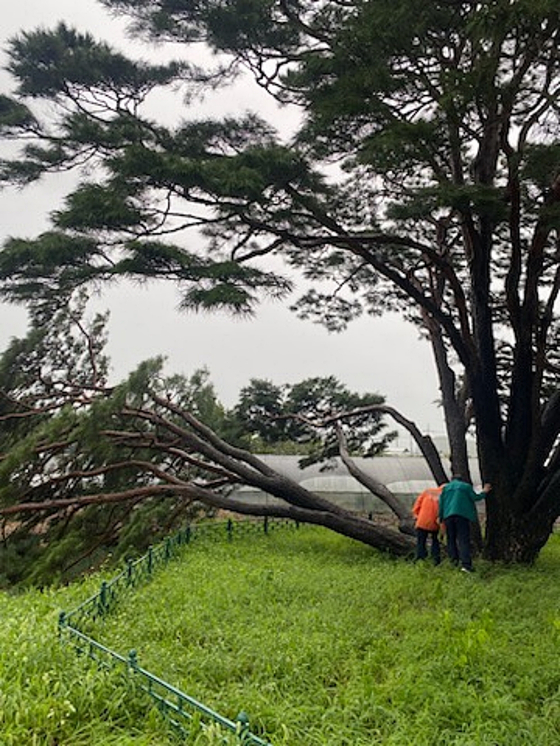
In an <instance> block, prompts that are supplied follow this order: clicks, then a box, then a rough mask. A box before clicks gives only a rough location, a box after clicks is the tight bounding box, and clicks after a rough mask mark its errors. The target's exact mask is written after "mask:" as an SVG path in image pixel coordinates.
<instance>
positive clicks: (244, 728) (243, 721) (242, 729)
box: [235, 710, 249, 743]
mask: <svg viewBox="0 0 560 746" xmlns="http://www.w3.org/2000/svg"><path fill="white" fill-rule="evenodd" d="M235 722H236V724H237V734H238V736H239V740H240V741H241V743H245V739H246V737H247V735H248V734H249V716H248V715H247V713H246V712H243V710H242V711H241V712H240V713H239V715H238V716H237V717H236V718H235Z"/></svg>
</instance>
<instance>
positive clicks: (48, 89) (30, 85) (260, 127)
mask: <svg viewBox="0 0 560 746" xmlns="http://www.w3.org/2000/svg"><path fill="white" fill-rule="evenodd" d="M102 4H103V5H105V6H106V7H107V8H108V9H109V10H111V11H114V12H115V13H120V14H123V15H124V16H125V17H128V18H129V19H130V21H131V30H132V32H133V33H134V34H136V35H137V36H138V35H140V36H142V35H143V36H145V37H146V39H151V40H154V39H155V40H158V41H161V42H163V43H165V42H173V43H174V44H175V46H174V49H175V50H177V49H178V48H180V49H182V50H184V53H182V54H181V57H184V59H181V60H179V61H178V62H174V63H168V64H166V65H153V66H151V65H148V64H146V63H140V62H134V61H132V60H128V59H126V58H125V57H124V56H123V55H122V54H121V53H120V52H117V51H114V50H112V49H110V48H109V47H108V46H107V45H106V44H104V43H102V42H97V41H94V40H93V39H92V38H91V37H90V36H85V35H79V34H76V33H75V32H73V31H71V30H70V29H68V28H66V27H65V26H60V27H59V28H58V29H55V30H53V31H50V32H47V31H40V32H32V33H26V34H22V35H20V36H19V37H18V38H16V39H15V40H13V41H12V44H11V48H10V54H11V63H10V70H11V72H12V74H13V75H14V76H15V78H16V80H17V83H18V88H17V90H16V94H15V96H14V97H12V98H11V99H10V98H8V97H4V98H3V99H2V100H1V101H0V122H1V123H2V128H3V132H4V133H5V134H6V135H7V136H9V137H11V138H15V139H17V138H18V137H21V138H23V147H22V151H21V154H20V156H19V157H17V158H14V159H10V160H8V161H5V162H4V164H3V167H2V171H1V175H2V178H3V179H4V180H6V181H7V182H8V183H20V184H26V183H29V182H31V181H33V180H35V179H37V178H39V177H40V176H42V175H43V174H45V173H50V172H53V171H58V170H61V169H68V168H74V167H75V168H81V167H83V166H84V165H86V166H87V170H85V171H82V181H81V183H80V185H79V186H78V188H77V189H76V190H74V191H73V193H71V194H70V195H69V196H68V197H67V199H66V201H65V204H64V205H62V206H61V209H60V210H59V211H58V212H57V213H56V214H55V215H54V216H53V230H52V231H51V232H49V233H47V234H45V235H43V236H40V237H38V238H36V239H30V240H21V239H12V240H10V241H8V242H6V244H5V245H4V248H3V251H2V253H1V254H0V278H2V287H3V293H4V296H5V297H8V298H12V299H26V298H30V297H35V296H36V295H37V294H49V293H53V292H60V290H61V289H68V288H73V287H75V286H77V285H81V284H84V283H90V282H92V281H94V280H103V279H113V278H115V277H118V276H119V275H127V276H134V277H146V276H149V277H160V278H167V279H171V280H174V281H175V282H177V283H179V285H180V286H181V287H182V290H183V305H184V307H185V308H201V307H202V308H218V309H220V308H227V309H229V310H234V311H236V312H241V313H244V312H248V311H251V310H252V309H253V308H254V305H255V303H256V301H257V300H258V298H259V297H261V295H262V293H271V294H272V295H274V296H276V297H285V296H286V294H287V293H288V291H289V290H290V287H291V284H290V282H289V280H287V279H286V278H285V277H284V276H282V273H280V272H278V271H275V269H274V267H277V266H278V265H277V263H276V257H281V259H282V260H283V261H284V262H285V265H286V267H290V268H292V269H293V268H295V269H297V270H299V271H300V272H301V275H302V276H303V277H305V278H306V279H307V281H308V282H309V283H310V288H309V290H308V292H306V293H305V294H304V295H303V297H301V298H300V299H299V300H297V301H296V302H295V303H294V308H295V309H296V310H297V311H298V312H299V313H300V314H301V315H302V316H304V317H307V318H311V319H314V320H318V321H320V322H322V323H324V324H326V325H327V327H328V328H330V329H343V328H344V326H345V324H347V323H348V322H349V321H351V320H352V319H353V318H355V317H356V316H357V315H358V314H360V313H362V312H366V313H370V314H379V313H382V312H384V311H386V310H388V309H391V310H398V311H400V312H401V313H402V314H404V315H405V316H406V318H408V319H409V320H410V321H411V323H413V324H416V325H417V327H418V329H419V330H420V332H421V334H423V335H424V336H425V337H426V339H427V340H428V342H429V344H431V346H432V349H433V354H434V359H435V362H436V366H437V370H438V374H439V379H440V388H441V396H442V404H443V408H444V413H445V418H446V425H447V430H448V434H449V441H450V447H451V453H452V466H453V469H454V470H455V471H460V472H462V473H468V460H467V451H466V445H465V435H466V432H467V429H468V428H469V427H471V426H472V427H473V428H474V430H475V432H476V437H477V444H478V450H479V462H480V471H481V474H482V475H483V478H484V480H485V481H489V482H491V483H492V484H493V492H492V495H491V497H490V498H489V499H488V501H487V516H488V522H487V532H486V546H485V552H486V556H487V557H489V558H492V559H506V560H510V561H531V560H532V559H534V557H535V556H536V555H537V554H538V551H539V549H540V547H541V546H542V545H543V543H544V542H545V541H546V539H547V537H548V536H549V535H550V532H551V530H552V526H553V523H554V521H555V519H556V518H557V517H558V515H559V513H560V447H559V434H560V391H559V390H558V354H557V350H558V344H557V343H558V315H557V308H558V291H559V289H560V265H559V261H558V246H559V234H558V228H559V225H560V224H559V216H560V208H559V205H560V180H559V178H560V158H559V154H560V141H559V139H558V132H559V131H560V130H559V127H558V124H559V123H558V115H559V109H558V98H559V90H560V67H559V65H558V56H559V54H560V53H559V51H558V50H559V44H558V41H559V34H560V23H559V20H560V19H559V14H560V10H559V8H558V4H557V2H555V1H553V0H537V1H536V2H535V1H534V0H513V1H512V0H485V1H484V2H471V0H457V2H449V0H435V2H431V3H428V4H426V3H424V2H420V0H397V1H395V0H391V2H389V0H354V1H352V0H351V1H349V2H347V1H346V0H344V1H343V0H321V2H316V1H315V0H231V2H228V3H223V2H221V1H220V0H208V2H204V3H198V2H190V1H188V0H173V1H172V2H171V1H169V0H103V3H102ZM177 43H178V44H179V45H180V47H178V46H177ZM201 44H204V45H206V46H208V47H210V49H211V50H212V51H213V52H215V53H216V57H215V58H212V62H211V64H212V65H213V67H212V68H211V69H210V68H203V66H202V64H201V63H200V62H199V60H200V57H199V56H198V55H197V49H198V48H199V47H200V45H201ZM242 74H243V75H247V74H249V75H251V76H252V77H253V79H254V80H255V81H256V82H257V83H258V84H259V85H260V86H262V87H263V88H264V89H265V90H267V91H268V92H269V93H270V95H271V96H273V97H275V98H276V99H277V100H278V102H280V103H281V104H285V105H294V106H297V107H299V108H300V110H301V114H302V119H301V126H300V128H299V130H298V131H297V133H296V134H295V135H294V137H293V139H292V140H291V141H290V142H284V141H282V139H281V138H279V137H278V136H277V135H276V133H275V132H274V129H273V127H272V126H271V125H270V124H268V123H266V122H263V121H262V120H261V119H260V118H259V117H258V116H257V115H256V114H246V115H244V116H238V117H233V116H228V114H227V112H224V117H223V118H221V119H214V120H210V119H205V120H200V119H197V118H196V103H195V96H196V95H197V94H198V93H199V92H200V91H201V90H210V89H213V88H214V87H215V86H224V87H227V86H229V85H231V84H233V83H234V82H235V78H236V76H240V75H242ZM171 84H180V85H181V86H182V87H183V95H186V101H187V106H186V109H185V115H186V118H184V119H180V118H179V117H178V121H177V124H176V125H175V126H173V127H171V126H165V125H163V124H161V123H159V122H157V121H155V120H153V119H150V118H149V117H148V116H147V115H146V114H145V108H144V102H145V101H146V100H147V97H148V96H149V92H150V91H151V90H152V89H153V88H154V87H155V86H162V85H171ZM43 102H48V103H49V104H50V106H49V107H47V108H45V107H44V106H42V103H43ZM189 107H190V108H189ZM189 231H194V232H195V233H196V235H197V237H198V238H199V237H200V235H202V236H203V237H204V238H205V247H204V249H203V248H201V249H200V250H198V249H196V250H195V248H193V247H194V246H195V242H193V241H191V242H190V243H188V242H187V238H186V236H187V235H189ZM198 238H197V240H198ZM273 257H274V258H275V261H274V262H273V261H272V258H273Z"/></svg>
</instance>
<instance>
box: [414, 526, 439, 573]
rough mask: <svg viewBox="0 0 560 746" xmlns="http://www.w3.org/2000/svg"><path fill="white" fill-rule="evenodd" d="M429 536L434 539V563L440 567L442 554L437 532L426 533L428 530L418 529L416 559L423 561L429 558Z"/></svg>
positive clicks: (432, 545) (432, 552)
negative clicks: (427, 546) (427, 545)
mask: <svg viewBox="0 0 560 746" xmlns="http://www.w3.org/2000/svg"><path fill="white" fill-rule="evenodd" d="M428 536H430V537H431V539H432V544H431V546H430V554H431V556H432V559H433V561H434V563H435V564H436V565H439V563H440V560H441V553H440V546H439V539H438V532H437V531H426V529H424V528H417V529H416V559H417V560H423V559H426V557H427V556H428V550H427V548H426V544H427V541H428Z"/></svg>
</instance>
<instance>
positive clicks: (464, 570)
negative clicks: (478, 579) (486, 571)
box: [461, 567, 474, 573]
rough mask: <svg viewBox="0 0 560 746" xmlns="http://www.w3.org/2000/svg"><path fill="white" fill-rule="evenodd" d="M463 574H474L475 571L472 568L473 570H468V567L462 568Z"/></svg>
mask: <svg viewBox="0 0 560 746" xmlns="http://www.w3.org/2000/svg"><path fill="white" fill-rule="evenodd" d="M461 572H468V573H473V572H474V570H473V569H472V568H471V569H470V570H469V568H468V567H462V568H461Z"/></svg>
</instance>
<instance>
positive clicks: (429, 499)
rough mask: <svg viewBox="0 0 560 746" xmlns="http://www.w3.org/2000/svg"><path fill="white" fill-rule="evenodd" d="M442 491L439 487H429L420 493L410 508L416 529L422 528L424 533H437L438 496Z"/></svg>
mask: <svg viewBox="0 0 560 746" xmlns="http://www.w3.org/2000/svg"><path fill="white" fill-rule="evenodd" d="M442 489H443V485H442V486H441V487H429V488H428V489H427V490H424V492H421V493H420V494H419V495H418V497H417V498H416V501H415V503H414V505H413V507H412V512H413V514H414V515H415V517H416V528H422V529H424V531H437V530H438V529H439V523H438V508H439V496H440V494H441V491H442Z"/></svg>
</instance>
